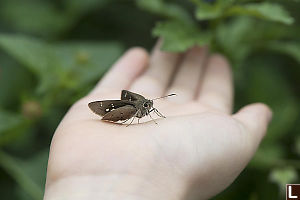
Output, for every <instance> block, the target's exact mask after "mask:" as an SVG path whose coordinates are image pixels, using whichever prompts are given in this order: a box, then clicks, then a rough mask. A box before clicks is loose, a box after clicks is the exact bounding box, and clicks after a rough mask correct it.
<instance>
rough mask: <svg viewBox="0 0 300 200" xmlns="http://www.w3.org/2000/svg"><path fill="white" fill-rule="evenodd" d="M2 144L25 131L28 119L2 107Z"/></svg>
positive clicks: (0, 112) (0, 129)
mask: <svg viewBox="0 0 300 200" xmlns="http://www.w3.org/2000/svg"><path fill="white" fill-rule="evenodd" d="M0 122H1V123H0V146H2V145H3V144H5V143H7V142H8V141H12V140H13V139H14V138H15V137H17V136H19V135H20V133H23V129H25V127H24V126H25V125H26V121H25V119H24V118H23V117H22V116H21V115H20V114H15V113H11V112H7V111H4V110H1V109H0Z"/></svg>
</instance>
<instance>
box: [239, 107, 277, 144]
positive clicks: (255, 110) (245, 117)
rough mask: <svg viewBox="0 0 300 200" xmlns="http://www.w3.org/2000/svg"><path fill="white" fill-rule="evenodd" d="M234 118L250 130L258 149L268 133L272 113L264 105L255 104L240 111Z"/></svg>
mask: <svg viewBox="0 0 300 200" xmlns="http://www.w3.org/2000/svg"><path fill="white" fill-rule="evenodd" d="M233 118H235V119H236V120H238V121H239V122H241V123H242V124H243V126H244V127H245V128H246V129H247V130H248V133H249V134H250V135H249V136H250V138H251V139H252V141H253V144H254V145H255V146H256V147H257V146H258V144H259V143H260V141H261V140H262V138H263V137H264V135H265V133H266V131H267V127H268V125H269V122H270V121H271V119H272V111H271V109H270V108H269V107H268V106H267V105H265V104H263V103H254V104H250V105H247V106H245V107H243V108H242V109H240V110H239V111H238V112H237V113H236V114H234V115H233Z"/></svg>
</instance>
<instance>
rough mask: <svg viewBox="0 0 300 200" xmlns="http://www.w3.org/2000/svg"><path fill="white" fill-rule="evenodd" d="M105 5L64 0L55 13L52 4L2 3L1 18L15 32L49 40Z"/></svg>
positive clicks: (101, 0)
mask: <svg viewBox="0 0 300 200" xmlns="http://www.w3.org/2000/svg"><path fill="white" fill-rule="evenodd" d="M106 2H108V0H85V1H81V0H64V1H62V2H61V4H62V8H60V9H58V8H57V4H56V3H55V2H53V1H40V0H26V1H23V0H3V2H2V1H1V6H0V18H1V21H2V22H4V23H5V24H7V26H9V27H12V28H13V29H15V30H18V31H22V32H26V33H34V34H37V35H41V36H46V37H48V36H50V37H51V36H57V35H59V34H61V33H63V32H65V31H66V30H68V29H70V28H71V27H72V25H74V24H75V23H76V22H77V21H78V20H79V19H80V17H81V16H82V15H84V14H86V13H87V12H88V11H91V10H93V9H96V8H99V7H101V6H103V5H105V3H106ZM37 19H38V20H37Z"/></svg>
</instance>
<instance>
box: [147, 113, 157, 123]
mask: <svg viewBox="0 0 300 200" xmlns="http://www.w3.org/2000/svg"><path fill="white" fill-rule="evenodd" d="M148 115H149V116H150V118H151V119H152V120H153V121H154V123H155V124H158V123H157V122H156V121H155V119H153V117H152V116H151V114H150V112H149V113H148Z"/></svg>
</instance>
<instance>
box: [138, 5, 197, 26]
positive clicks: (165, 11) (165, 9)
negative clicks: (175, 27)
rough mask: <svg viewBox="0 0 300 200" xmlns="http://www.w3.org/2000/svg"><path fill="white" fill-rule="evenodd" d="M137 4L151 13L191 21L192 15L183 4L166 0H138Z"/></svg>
mask: <svg viewBox="0 0 300 200" xmlns="http://www.w3.org/2000/svg"><path fill="white" fill-rule="evenodd" d="M136 3H137V5H138V6H139V7H140V8H142V9H144V10H147V11H149V12H151V13H154V14H157V15H161V16H163V17H167V18H169V19H176V20H182V21H184V22H191V21H192V19H191V16H190V15H189V14H188V12H187V11H186V10H185V9H184V8H183V7H181V6H179V5H177V4H175V3H169V2H165V1H164V0H151V1H149V0H136Z"/></svg>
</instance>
